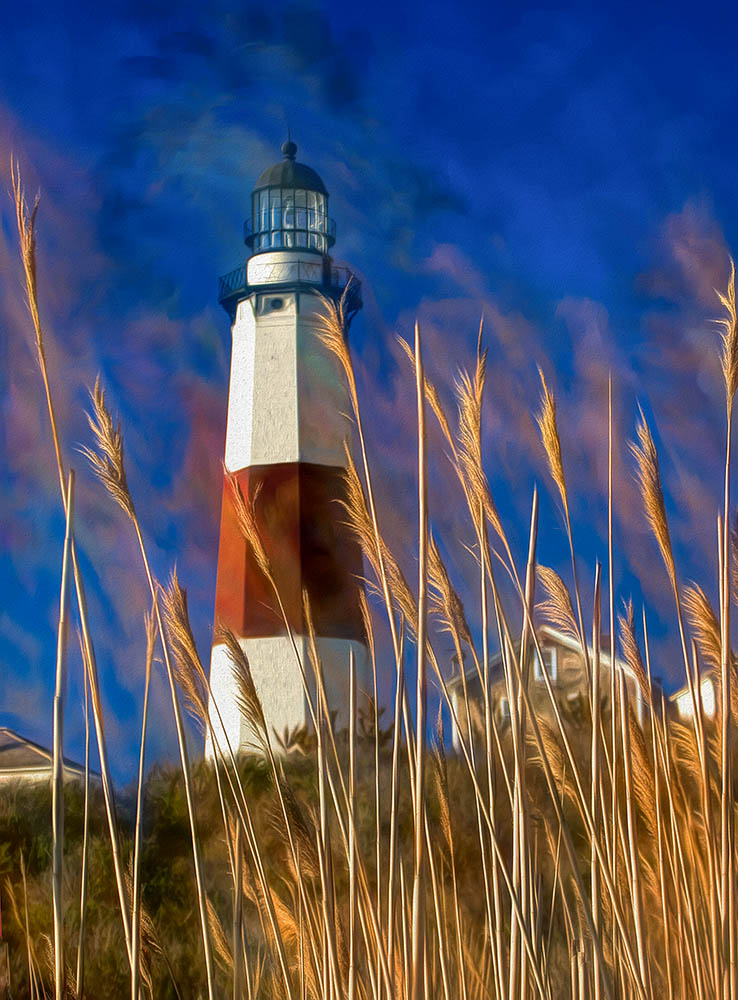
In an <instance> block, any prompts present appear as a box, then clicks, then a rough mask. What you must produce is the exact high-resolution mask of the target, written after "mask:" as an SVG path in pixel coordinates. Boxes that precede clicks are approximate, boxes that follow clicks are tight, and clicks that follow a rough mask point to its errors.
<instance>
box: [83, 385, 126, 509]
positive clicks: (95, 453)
mask: <svg viewBox="0 0 738 1000" xmlns="http://www.w3.org/2000/svg"><path fill="white" fill-rule="evenodd" d="M90 398H91V400H92V412H91V413H88V414H87V422H88V423H89V425H90V429H91V431H92V434H93V437H94V442H95V444H94V447H92V448H87V447H82V448H80V451H81V453H82V454H83V455H84V457H85V458H86V459H87V460H88V462H89V463H90V465H91V466H92V471H93V472H94V473H95V475H96V476H97V478H98V479H99V480H100V482H101V483H102V484H103V486H104V487H105V489H106V490H107V491H108V493H109V494H110V496H111V497H112V498H113V500H115V502H116V503H117V504H118V505H119V506H120V507H121V508H122V510H123V511H124V512H125V513H126V514H127V515H128V516H129V517H130V518H131V520H134V519H135V516H136V512H135V509H134V506H133V500H132V499H131V493H130V490H129V489H128V481H127V479H126V470H125V462H124V459H123V435H122V433H121V429H120V422H118V423H116V422H115V421H114V420H113V417H112V416H111V414H110V411H109V410H108V408H107V405H106V403H105V392H104V390H103V388H102V386H101V385H100V376H99V375H98V377H97V378H96V379H95V387H94V389H93V390H92V392H91V393H90Z"/></svg>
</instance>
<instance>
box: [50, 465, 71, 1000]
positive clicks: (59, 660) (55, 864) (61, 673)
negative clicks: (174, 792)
mask: <svg viewBox="0 0 738 1000" xmlns="http://www.w3.org/2000/svg"><path fill="white" fill-rule="evenodd" d="M65 508H66V512H67V524H66V531H65V534H64V554H63V557H62V572H61V593H60V596H59V628H58V632H57V646H56V688H55V691H54V720H53V733H54V750H53V757H52V777H51V820H52V832H51V836H52V889H53V891H52V898H53V907H54V995H55V997H56V1000H61V998H62V993H63V990H64V982H65V976H64V895H63V886H62V877H63V872H64V703H65V701H66V689H67V665H66V660H67V632H68V622H67V597H68V582H67V579H68V574H69V551H70V546H71V540H72V532H73V531H74V472H73V471H72V472H70V473H69V481H68V484H67V496H66V503H65Z"/></svg>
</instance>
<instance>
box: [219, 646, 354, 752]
mask: <svg viewBox="0 0 738 1000" xmlns="http://www.w3.org/2000/svg"><path fill="white" fill-rule="evenodd" d="M295 641H296V645H297V649H298V652H299V655H300V661H301V663H302V665H303V670H304V672H305V678H306V680H307V682H308V685H309V688H310V692H311V697H312V698H313V703H314V704H315V680H314V674H313V668H312V665H311V663H310V657H309V653H308V639H307V638H306V637H305V636H296V639H295ZM240 642H241V647H242V649H243V650H244V652H245V653H246V656H247V657H248V661H249V665H250V667H251V675H252V677H253V679H254V685H255V687H256V691H257V693H258V695H259V698H260V700H261V704H262V708H263V710H264V715H265V717H266V719H267V720H268V722H269V724H270V726H271V728H272V729H274V730H276V731H277V732H278V733H279V735H280V736H281V735H283V732H284V730H285V729H288V730H292V729H294V728H295V727H296V726H303V725H306V724H308V725H309V722H310V714H309V711H308V705H307V701H306V698H305V686H304V683H303V679H302V676H301V672H300V667H299V665H298V662H297V659H296V657H295V653H294V650H293V648H292V643H291V642H290V640H289V638H288V636H271V637H268V638H258V639H241V640H240ZM317 647H318V653H319V656H320V659H321V663H322V665H323V674H324V678H325V688H326V698H327V701H328V707H329V709H334V708H335V709H337V712H338V714H337V717H336V727H337V728H338V729H340V728H343V727H345V726H347V725H348V708H349V684H350V681H349V677H350V675H349V670H350V651H351V650H352V649H353V652H354V659H355V663H356V678H357V704H358V705H361V704H362V699H364V700H365V698H366V696H369V695H371V692H372V677H371V668H370V664H369V658H368V654H367V651H366V648H365V646H364V645H363V644H362V643H360V642H356V641H354V640H350V639H336V638H318V640H317ZM210 688H211V692H212V697H211V701H210V719H211V721H212V724H213V728H214V730H215V731H216V733H217V734H218V740H219V741H220V742H222V744H223V747H224V752H226V753H227V751H225V742H224V741H223V740H222V738H221V734H222V732H223V730H225V733H226V735H227V737H228V740H229V741H230V744H231V747H232V749H233V751H234V753H235V752H236V751H237V750H247V751H248V750H250V749H253V743H254V740H253V733H252V732H251V730H250V728H249V726H248V723H247V722H246V721H245V719H243V718H242V717H241V714H240V712H239V710H238V703H237V697H238V692H237V690H236V684H235V681H234V678H233V671H232V667H231V659H230V657H229V655H228V653H227V651H226V647H225V646H224V645H221V644H218V645H215V646H214V647H213V651H212V656H211V661H210ZM216 705H217V707H218V708H219V709H220V717H219V715H218V712H217V710H216V707H215V706H216ZM205 755H206V756H207V757H208V758H209V759H212V758H213V756H214V753H213V745H212V741H211V738H210V736H209V735H208V738H207V742H206V748H205Z"/></svg>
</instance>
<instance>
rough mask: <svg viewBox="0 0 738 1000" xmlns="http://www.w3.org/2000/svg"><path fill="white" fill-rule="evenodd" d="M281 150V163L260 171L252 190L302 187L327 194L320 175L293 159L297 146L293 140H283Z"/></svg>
mask: <svg viewBox="0 0 738 1000" xmlns="http://www.w3.org/2000/svg"><path fill="white" fill-rule="evenodd" d="M282 152H283V153H284V159H283V160H282V161H281V163H275V164H274V166H272V167H267V168H266V170H264V171H262V173H261V174H260V175H259V179H258V180H257V182H256V184H255V185H254V191H259V190H260V189H261V188H266V187H282V188H304V189H305V190H307V191H318V192H320V194H325V195H327V194H328V192H327V190H326V187H325V184H324V183H323V181H322V180H321V178H320V175H319V174H317V173H316V172H315V171H314V170H313V168H312V167H308V166H307V165H306V164H305V163H297V161H296V160H295V155H296V153H297V146H296V145H295V143H294V142H285V143H284V145H283V146H282Z"/></svg>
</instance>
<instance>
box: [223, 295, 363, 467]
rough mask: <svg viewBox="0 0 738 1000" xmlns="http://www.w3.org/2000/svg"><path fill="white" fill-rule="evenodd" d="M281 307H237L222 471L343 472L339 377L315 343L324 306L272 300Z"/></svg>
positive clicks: (344, 428)
mask: <svg viewBox="0 0 738 1000" xmlns="http://www.w3.org/2000/svg"><path fill="white" fill-rule="evenodd" d="M274 298H278V299H279V300H281V303H282V305H281V308H279V309H275V310H270V309H268V303H269V302H270V301H271V297H270V296H268V295H267V296H264V299H265V300H266V303H267V309H264V308H263V307H262V308H261V309H260V310H259V312H258V313H257V312H256V311H255V308H254V305H255V301H254V299H252V300H249V301H246V302H242V303H241V304H240V305H239V307H238V311H237V314H236V321H235V323H234V324H233V328H232V333H233V351H232V356H231V379H230V388H229V393H228V427H227V431H226V447H225V464H226V468H227V469H228V471H229V472H237V471H238V470H239V469H244V468H246V467H247V466H249V465H272V464H274V463H279V462H298V461H299V462H313V463H316V464H319V465H333V466H344V465H345V464H346V462H345V456H344V450H343V441H344V439H345V438H346V437H347V435H348V434H349V431H350V425H349V423H348V420H347V419H346V414H347V413H348V410H349V401H348V395H347V392H346V388H345V384H344V378H343V373H342V372H341V371H340V369H339V366H338V363H337V361H336V360H335V358H334V357H333V356H332V355H331V354H330V352H328V351H327V349H326V348H325V347H324V346H323V344H322V342H321V340H320V337H319V331H320V318H319V316H320V312H321V303H320V300H319V299H318V298H317V296H315V297H314V296H312V295H311V294H309V293H305V292H303V293H301V295H300V308H299V312H298V309H297V302H296V296H295V294H294V293H291V292H290V293H282V294H279V295H278V294H277V293H275V296H274Z"/></svg>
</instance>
